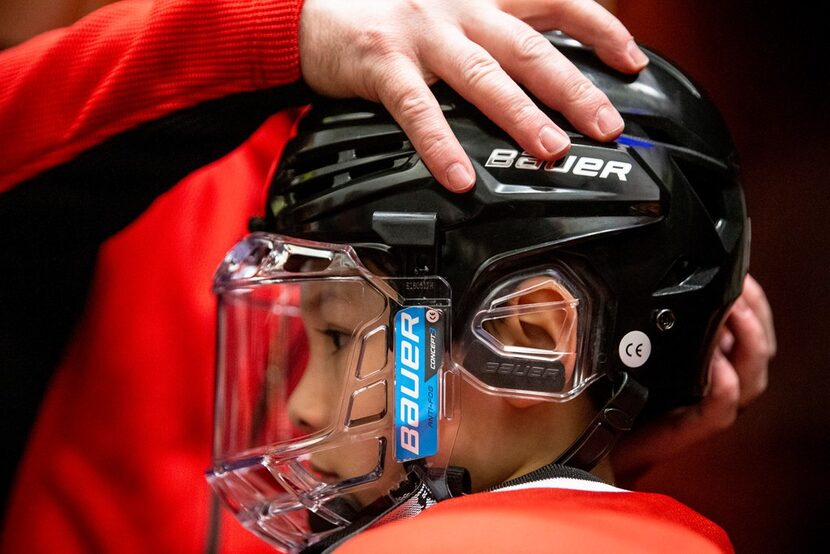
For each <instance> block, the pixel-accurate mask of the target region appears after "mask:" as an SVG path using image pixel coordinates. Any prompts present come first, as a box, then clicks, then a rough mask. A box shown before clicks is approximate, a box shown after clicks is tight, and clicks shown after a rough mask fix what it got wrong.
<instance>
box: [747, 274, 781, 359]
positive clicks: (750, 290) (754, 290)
mask: <svg viewBox="0 0 830 554" xmlns="http://www.w3.org/2000/svg"><path fill="white" fill-rule="evenodd" d="M741 296H743V297H744V300H746V303H747V304H749V307H750V308H752V311H754V312H755V313H756V314H757V315H758V318H759V319H760V320H761V324H762V325H763V326H764V332H765V333H766V335H767V341H768V342H769V347H770V357H774V356H775V354H776V352H777V351H778V342H777V339H776V338H775V324H774V322H773V317H772V307H771V306H770V303H769V300H768V299H767V295H766V294H765V293H764V289H763V288H762V287H761V285H760V284H759V283H758V281H756V280H755V278H753V277H752V275H747V276H746V278H745V279H744V288H743V293H742V294H741Z"/></svg>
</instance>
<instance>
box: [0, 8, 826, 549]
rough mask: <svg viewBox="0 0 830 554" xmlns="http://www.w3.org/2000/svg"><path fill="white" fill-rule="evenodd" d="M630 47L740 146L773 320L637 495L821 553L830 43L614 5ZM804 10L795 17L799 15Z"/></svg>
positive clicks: (747, 535) (7, 29)
mask: <svg viewBox="0 0 830 554" xmlns="http://www.w3.org/2000/svg"><path fill="white" fill-rule="evenodd" d="M103 3H107V2H106V0H67V1H64V2H55V1H53V0H3V1H2V2H0V47H4V46H10V45H12V44H15V43H17V42H19V41H21V40H24V39H25V38H27V37H28V36H31V35H33V34H35V33H37V32H40V31H43V30H46V29H49V28H53V27H57V26H61V25H66V24H69V23H71V22H72V21H73V20H74V19H76V18H78V17H80V16H82V15H84V14H85V13H88V12H89V11H91V10H92V9H94V8H95V7H97V6H98V5H100V4H103ZM604 3H606V4H610V5H611V7H614V8H615V9H616V13H617V15H618V16H619V17H620V19H622V21H623V23H625V24H626V25H627V27H628V28H629V30H630V31H631V32H632V33H633V34H634V36H635V37H636V38H637V40H638V41H639V42H640V43H642V44H644V45H646V46H649V47H652V48H654V49H655V50H656V51H658V52H659V53H661V54H664V55H665V56H667V57H668V58H670V59H672V60H673V61H675V62H677V63H678V65H680V67H682V68H683V69H685V70H686V71H687V72H688V73H689V74H691V75H692V76H693V78H694V79H695V80H696V81H697V83H698V84H699V85H701V87H702V88H703V89H704V90H706V91H707V92H708V93H709V94H710V96H712V98H713V99H714V101H715V103H716V104H717V105H718V106H719V107H720V109H721V111H722V113H723V115H724V117H725V118H726V120H727V122H728V124H729V127H730V128H731V130H732V133H733V137H734V139H735V142H736V144H737V146H738V152H739V155H740V160H741V167H742V172H743V182H744V185H745V188H746V193H747V201H748V205H749V212H750V216H751V218H752V233H753V237H752V238H753V243H752V262H751V272H752V273H753V274H754V275H755V277H756V278H757V279H758V280H759V281H760V282H761V284H762V285H763V286H764V288H765V290H766V292H767V294H768V296H769V299H770V302H771V304H772V306H773V310H774V313H775V323H776V329H777V332H778V340H779V351H778V357H777V358H776V359H775V360H774V361H773V363H772V367H771V369H770V383H769V389H768V391H767V392H766V394H765V395H764V396H762V397H761V398H760V399H759V400H756V401H755V402H754V403H753V404H752V405H751V406H750V407H749V408H748V409H747V410H746V411H745V412H744V413H742V414H741V415H740V416H739V418H738V420H737V422H736V424H735V425H734V426H733V427H732V428H730V429H729V430H727V431H725V432H724V433H722V434H721V435H719V436H717V437H715V438H714V439H711V440H709V441H708V442H707V443H706V444H703V445H701V446H699V447H698V448H695V449H693V450H692V451H690V452H688V453H687V454H686V455H684V456H683V457H681V458H680V459H677V460H675V461H674V462H673V463H671V464H666V465H664V466H663V467H660V468H657V469H655V470H653V471H652V472H651V473H650V474H648V475H646V476H645V477H644V478H643V480H642V482H641V483H640V488H641V489H644V490H650V491H657V492H663V493H667V494H669V495H671V496H674V497H675V498H678V499H679V500H681V501H683V502H685V503H686V504H688V505H690V506H692V507H693V508H695V509H697V510H698V511H700V512H701V513H703V514H705V515H706V516H708V517H710V518H711V519H713V520H714V521H716V522H718V523H719V524H720V525H722V526H723V527H724V528H725V529H726V530H727V532H728V533H729V534H730V536H731V537H732V540H733V542H734V543H735V546H736V549H737V551H738V552H806V551H814V550H816V549H817V548H818V547H819V545H821V544H823V543H825V542H827V537H828V534H830V526H829V525H828V516H827V513H828V512H830V510H827V508H825V505H826V504H827V503H828V501H830V481H828V480H826V479H823V471H824V469H825V468H826V467H827V465H828V462H830V444H828V439H830V413H828V412H825V411H824V410H825V409H827V408H828V406H830V356H828V355H827V351H826V348H827V343H824V340H828V339H830V318H828V317H826V314H828V313H830V302H828V292H829V291H830V287H828V282H830V263H828V262H827V261H825V260H824V259H823V257H824V255H825V253H826V252H827V251H828V248H827V247H828V230H829V229H830V223H829V222H830V200H828V199H830V193H828V192H827V191H826V190H825V187H827V186H830V185H828V178H827V177H826V176H825V171H826V170H824V169H823V168H824V165H825V164H824V162H826V161H830V138H828V134H827V133H828V130H827V128H828V126H830V71H828V67H830V63H828V56H830V48H828V45H830V40H828V38H827V30H826V25H825V23H824V19H823V18H822V17H819V14H818V10H817V8H809V7H806V3H791V4H789V5H784V4H782V3H773V2H750V1H749V0H731V1H724V2H689V1H683V0H661V1H657V0H625V1H619V2H613V1H610V2H604ZM802 4H803V5H802Z"/></svg>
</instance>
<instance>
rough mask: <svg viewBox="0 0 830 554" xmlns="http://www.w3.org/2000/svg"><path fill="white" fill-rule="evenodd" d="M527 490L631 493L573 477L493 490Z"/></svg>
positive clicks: (542, 480) (550, 478) (598, 482)
mask: <svg viewBox="0 0 830 554" xmlns="http://www.w3.org/2000/svg"><path fill="white" fill-rule="evenodd" d="M525 489H571V490H578V491H592V492H631V491H627V490H625V489H620V488H617V487H615V486H613V485H609V484H607V483H602V482H600V481H589V480H587V479H574V478H572V477H549V478H547V479H540V480H538V481H531V482H529V483H520V484H518V485H509V486H507V487H504V488H499V489H493V492H502V491H519V490H525Z"/></svg>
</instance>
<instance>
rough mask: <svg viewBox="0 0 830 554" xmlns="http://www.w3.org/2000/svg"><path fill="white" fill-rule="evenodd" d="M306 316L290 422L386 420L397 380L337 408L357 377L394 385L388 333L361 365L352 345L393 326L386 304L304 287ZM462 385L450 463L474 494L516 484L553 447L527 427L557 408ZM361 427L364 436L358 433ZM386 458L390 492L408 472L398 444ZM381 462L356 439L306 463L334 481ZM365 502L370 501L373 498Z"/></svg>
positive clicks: (340, 289) (325, 285)
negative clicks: (305, 355) (375, 376)
mask: <svg viewBox="0 0 830 554" xmlns="http://www.w3.org/2000/svg"><path fill="white" fill-rule="evenodd" d="M536 294H537V295H538V294H539V293H538V292H537V293H536ZM550 300H551V299H550V298H543V299H541V300H540V299H538V298H535V299H533V301H550ZM301 310H302V315H303V322H304V326H305V334H306V336H307V338H308V348H309V359H308V364H307V366H306V369H305V372H304V373H303V376H302V377H301V378H300V380H299V382H298V383H297V385H296V387H295V388H294V389H293V391H292V392H291V394H290V397H289V400H288V415H289V418H290V420H291V423H292V424H293V425H294V426H295V427H296V428H297V430H298V431H299V432H300V433H301V434H303V435H305V434H311V433H314V432H316V431H320V430H322V429H325V428H327V427H329V426H330V425H332V424H335V423H336V424H337V425H338V426H340V425H342V424H343V423H344V422H341V421H337V422H336V421H335V418H338V417H343V419H351V420H352V421H355V420H359V419H362V418H366V419H367V420H369V421H371V420H372V419H377V418H380V417H382V416H384V415H385V414H386V412H387V411H388V410H389V409H392V403H393V401H394V396H393V394H392V383H391V382H389V383H388V384H387V387H386V388H384V387H383V386H379V387H373V388H374V390H372V389H370V390H366V391H363V392H361V393H359V394H358V395H357V396H356V397H354V399H353V400H352V403H353V406H352V407H351V411H350V412H348V414H346V413H344V412H341V411H339V406H340V402H341V400H340V399H341V396H342V394H343V389H344V387H348V388H349V390H351V389H352V388H354V384H353V383H352V382H351V381H352V380H353V379H354V378H355V373H357V372H359V373H360V374H362V375H366V374H368V373H371V372H374V371H383V372H385V374H386V375H388V376H389V377H388V380H390V381H391V375H392V374H393V372H392V370H391V368H392V364H393V357H392V356H391V355H390V352H389V351H388V349H387V344H388V342H390V341H387V337H386V336H385V334H384V333H382V332H381V333H377V334H375V335H372V338H370V339H368V340H367V341H366V345H365V347H364V348H363V353H362V357H361V358H360V359H358V357H359V356H358V352H359V351H360V348H359V345H357V344H354V342H355V341H356V340H358V339H355V338H354V337H355V335H357V334H358V332H359V333H365V332H366V329H367V324H368V327H369V328H374V327H376V326H379V325H381V324H382V322H386V321H388V320H389V306H388V304H387V302H386V301H385V298H384V297H383V296H382V295H380V294H379V293H378V292H377V291H375V290H374V289H373V288H371V287H370V286H368V285H367V284H365V283H364V282H362V281H358V280H354V281H346V280H340V281H337V280H335V281H315V282H309V283H306V284H304V285H303V289H302V299H301ZM537 317H538V315H537ZM371 322H375V323H371ZM504 332H505V333H506V332H507V331H504ZM570 364H572V360H570ZM570 364H569V365H570ZM358 368H359V369H358ZM461 387H462V388H461V397H462V399H461V402H462V405H463V419H462V424H461V426H460V427H459V429H458V433H457V435H456V436H454V437H452V439H454V444H453V443H452V442H450V441H448V440H447V439H448V438H449V437H447V436H446V435H449V433H444V434H442V435H441V437H442V444H441V445H440V447H441V448H443V449H448V448H452V449H453V450H452V456H451V458H450V464H452V465H460V466H463V467H466V468H467V469H468V470H469V471H470V473H471V475H472V476H473V484H474V487H475V488H476V489H481V488H486V487H488V486H492V485H495V484H497V483H499V482H501V481H504V480H505V479H508V478H510V477H511V476H513V473H515V471H516V469H517V467H518V465H520V464H522V463H525V462H526V461H527V460H528V459H530V458H533V457H534V456H538V455H539V452H540V451H547V450H548V449H547V448H542V447H543V446H547V445H540V444H539V439H538V438H535V437H534V435H533V433H528V432H527V429H526V428H525V429H524V430H522V429H521V427H525V426H527V425H530V426H535V427H538V421H539V419H538V418H539V417H544V418H546V419H550V414H549V413H547V412H550V411H551V410H555V409H556V405H551V404H550V403H542V404H543V405H542V406H532V407H528V406H527V405H522V404H521V403H517V402H515V401H511V400H510V399H507V398H504V397H498V396H492V395H487V394H483V393H481V392H480V391H478V390H476V389H475V388H474V387H473V386H472V385H469V384H467V383H464V384H462V386H461ZM347 403H348V401H347ZM542 412H546V413H542ZM517 427H519V428H518V429H517ZM356 429H357V430H358V432H359V427H358V428H356ZM358 436H359V435H358ZM385 458H386V459H385V464H384V467H385V471H384V474H383V476H382V478H381V479H380V481H379V483H378V485H379V488H381V489H383V490H389V489H391V488H393V487H394V485H395V483H396V482H397V481H399V480H400V479H401V478H402V475H403V472H402V469H400V465H399V464H397V463H396V462H395V460H394V445H391V444H390V445H387V448H386V453H385ZM378 460H379V449H378V442H377V440H376V439H374V438H372V439H365V440H360V439H359V438H358V439H356V440H353V441H351V442H350V443H347V444H343V443H341V444H340V445H338V447H337V448H333V449H330V450H327V451H323V452H317V453H315V454H313V455H312V456H311V458H310V460H309V462H308V463H309V465H310V466H311V469H312V470H313V471H315V472H316V473H317V474H318V475H319V477H320V479H321V480H322V481H324V482H331V483H335V482H340V481H342V480H344V479H347V478H351V477H357V476H361V475H365V474H367V473H369V472H370V471H372V470H373V469H374V468H375V466H376V465H377V464H378ZM357 496H358V497H359V496H360V495H357ZM359 500H361V503H364V502H366V501H370V500H372V499H371V498H359Z"/></svg>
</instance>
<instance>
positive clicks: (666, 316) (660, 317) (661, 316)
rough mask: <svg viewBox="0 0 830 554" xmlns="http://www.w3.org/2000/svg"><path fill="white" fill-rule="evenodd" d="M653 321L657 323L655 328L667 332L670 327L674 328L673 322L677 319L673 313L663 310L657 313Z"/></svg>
mask: <svg viewBox="0 0 830 554" xmlns="http://www.w3.org/2000/svg"><path fill="white" fill-rule="evenodd" d="M655 321H656V322H657V328H658V329H660V330H661V331H668V330H669V329H671V328H672V327H674V323H675V321H677V318H676V317H675V315H674V312H673V311H671V310H669V309H667V308H663V309H662V310H660V311H659V312H657V316H656V317H655Z"/></svg>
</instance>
